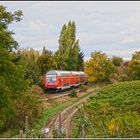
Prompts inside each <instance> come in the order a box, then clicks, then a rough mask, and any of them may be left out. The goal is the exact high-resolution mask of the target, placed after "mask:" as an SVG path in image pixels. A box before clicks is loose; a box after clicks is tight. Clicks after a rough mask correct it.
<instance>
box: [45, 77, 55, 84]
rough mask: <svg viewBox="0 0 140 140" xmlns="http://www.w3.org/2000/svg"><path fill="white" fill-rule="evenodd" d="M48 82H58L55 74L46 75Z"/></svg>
mask: <svg viewBox="0 0 140 140" xmlns="http://www.w3.org/2000/svg"><path fill="white" fill-rule="evenodd" d="M46 82H47V83H55V82H56V76H55V75H54V76H51V75H49V76H47V77H46Z"/></svg>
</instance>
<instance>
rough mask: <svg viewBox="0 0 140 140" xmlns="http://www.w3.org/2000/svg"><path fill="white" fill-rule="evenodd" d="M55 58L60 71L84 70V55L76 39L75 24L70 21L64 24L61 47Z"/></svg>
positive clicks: (61, 33)
mask: <svg viewBox="0 0 140 140" xmlns="http://www.w3.org/2000/svg"><path fill="white" fill-rule="evenodd" d="M55 58H56V61H57V65H58V68H59V69H62V70H77V69H82V67H83V66H81V67H80V65H79V62H80V64H81V65H82V64H83V54H82V53H81V52H80V48H79V40H78V39H76V25H75V22H74V21H73V22H71V21H69V23H68V25H66V24H64V25H63V27H62V30H61V32H60V36H59V47H58V50H57V51H56V53H55Z"/></svg>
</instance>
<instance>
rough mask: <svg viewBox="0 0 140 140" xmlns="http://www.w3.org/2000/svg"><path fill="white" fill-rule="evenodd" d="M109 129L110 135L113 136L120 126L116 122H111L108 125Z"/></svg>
mask: <svg viewBox="0 0 140 140" xmlns="http://www.w3.org/2000/svg"><path fill="white" fill-rule="evenodd" d="M108 129H109V133H110V134H111V135H114V134H115V133H116V132H117V130H118V129H119V126H118V124H117V123H116V121H115V120H111V122H110V123H109V124H108Z"/></svg>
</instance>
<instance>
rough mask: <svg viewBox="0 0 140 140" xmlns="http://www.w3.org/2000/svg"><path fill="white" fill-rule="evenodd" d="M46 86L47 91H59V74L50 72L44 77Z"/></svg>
mask: <svg viewBox="0 0 140 140" xmlns="http://www.w3.org/2000/svg"><path fill="white" fill-rule="evenodd" d="M44 86H45V89H46V91H57V87H58V80H57V72H56V71H53V70H52V71H49V72H47V73H46V74H45V76H44Z"/></svg>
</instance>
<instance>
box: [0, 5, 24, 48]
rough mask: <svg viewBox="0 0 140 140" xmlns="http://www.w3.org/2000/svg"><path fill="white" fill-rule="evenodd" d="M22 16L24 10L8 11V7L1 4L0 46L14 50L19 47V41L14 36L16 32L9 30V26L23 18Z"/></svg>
mask: <svg viewBox="0 0 140 140" xmlns="http://www.w3.org/2000/svg"><path fill="white" fill-rule="evenodd" d="M21 16H22V11H20V10H19V11H15V12H14V13H11V12H7V11H6V7H4V6H2V5H0V48H4V49H7V50H8V51H12V50H13V49H16V48H17V47H18V43H17V42H16V41H15V40H14V38H13V36H12V35H13V34H14V33H13V32H12V31H9V30H8V26H9V24H12V23H13V22H14V21H16V22H19V21H20V20H21V19H22V18H21Z"/></svg>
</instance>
